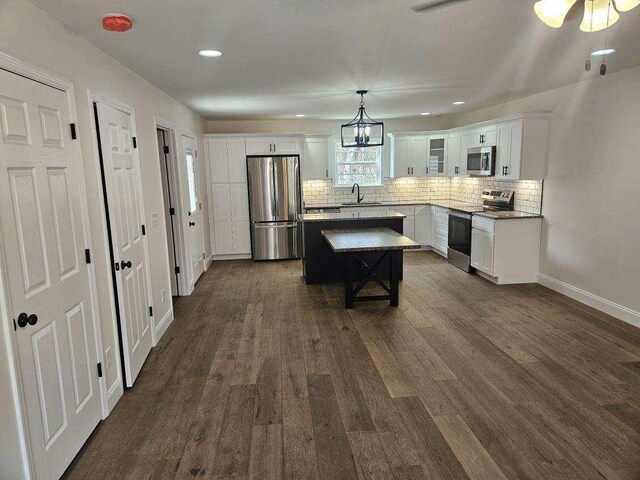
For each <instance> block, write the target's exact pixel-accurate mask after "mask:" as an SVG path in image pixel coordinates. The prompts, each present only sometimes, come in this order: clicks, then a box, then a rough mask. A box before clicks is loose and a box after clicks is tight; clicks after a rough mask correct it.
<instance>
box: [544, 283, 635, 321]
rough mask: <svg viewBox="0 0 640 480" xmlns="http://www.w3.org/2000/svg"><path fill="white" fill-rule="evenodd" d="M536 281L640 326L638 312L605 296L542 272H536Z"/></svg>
mask: <svg viewBox="0 0 640 480" xmlns="http://www.w3.org/2000/svg"><path fill="white" fill-rule="evenodd" d="M538 283H539V284H540V285H544V286H545V287H547V288H550V289H551V290H554V291H556V292H558V293H562V294H563V295H566V296H567V297H570V298H573V299H574V300H577V301H578V302H580V303H584V304H585V305H588V306H590V307H592V308H595V309H596V310H600V311H601V312H604V313H606V314H608V315H611V316H612V317H615V318H617V319H619V320H622V321H623V322H626V323H629V324H631V325H633V326H635V327H638V328H640V312H637V311H635V310H632V309H630V308H628V307H625V306H623V305H620V304H618V303H615V302H612V301H610V300H607V299H606V298H602V297H599V296H598V295H594V294H593V293H590V292H587V291H586V290H582V289H581V288H578V287H574V286H573V285H569V284H568V283H565V282H562V281H560V280H557V279H555V278H553V277H550V276H549V275H544V274H542V273H539V274H538Z"/></svg>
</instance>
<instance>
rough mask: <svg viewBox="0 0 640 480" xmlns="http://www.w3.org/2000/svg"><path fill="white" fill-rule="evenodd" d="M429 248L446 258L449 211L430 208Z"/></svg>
mask: <svg viewBox="0 0 640 480" xmlns="http://www.w3.org/2000/svg"><path fill="white" fill-rule="evenodd" d="M431 231H432V239H431V246H432V247H433V249H434V250H435V251H436V252H438V253H439V254H440V255H442V256H444V257H446V256H447V247H448V246H449V210H448V209H446V208H443V207H436V206H435V205H432V206H431Z"/></svg>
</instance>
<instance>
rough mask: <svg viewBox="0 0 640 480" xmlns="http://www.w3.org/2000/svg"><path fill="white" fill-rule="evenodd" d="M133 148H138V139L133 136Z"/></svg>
mask: <svg viewBox="0 0 640 480" xmlns="http://www.w3.org/2000/svg"><path fill="white" fill-rule="evenodd" d="M133 148H138V140H137V139H136V137H133Z"/></svg>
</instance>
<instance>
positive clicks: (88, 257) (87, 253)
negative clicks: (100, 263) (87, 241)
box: [84, 248, 91, 263]
mask: <svg viewBox="0 0 640 480" xmlns="http://www.w3.org/2000/svg"><path fill="white" fill-rule="evenodd" d="M84 259H85V260H86V261H87V263H91V250H89V249H88V248H85V250H84Z"/></svg>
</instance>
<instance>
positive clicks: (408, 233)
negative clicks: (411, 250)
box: [391, 207, 417, 242]
mask: <svg viewBox="0 0 640 480" xmlns="http://www.w3.org/2000/svg"><path fill="white" fill-rule="evenodd" d="M391 211H392V212H398V213H401V214H403V215H406V217H405V219H404V221H403V225H402V233H403V234H404V236H405V237H409V238H410V239H411V240H414V241H416V242H417V240H416V219H415V212H414V207H391Z"/></svg>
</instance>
